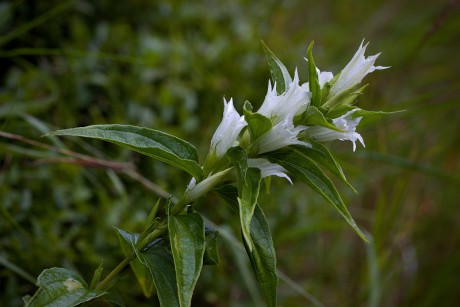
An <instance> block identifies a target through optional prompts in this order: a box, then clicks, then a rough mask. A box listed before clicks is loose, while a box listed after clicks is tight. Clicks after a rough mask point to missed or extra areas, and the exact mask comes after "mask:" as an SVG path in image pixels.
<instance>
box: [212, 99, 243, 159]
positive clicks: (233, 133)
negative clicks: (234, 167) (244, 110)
mask: <svg viewBox="0 0 460 307" xmlns="http://www.w3.org/2000/svg"><path fill="white" fill-rule="evenodd" d="M246 125H247V123H246V122H245V120H244V116H241V115H240V114H239V113H238V112H237V111H236V110H235V107H234V106H233V99H230V101H228V102H227V101H225V99H224V114H223V117H222V121H221V123H220V124H219V127H217V129H216V132H214V135H213V137H212V139H211V150H213V151H214V152H215V154H216V156H217V157H218V158H221V157H222V156H224V155H225V153H226V152H227V150H228V149H229V148H230V147H232V146H234V145H235V142H236V139H237V138H238V135H239V134H240V132H241V130H242V129H243V128H244V127H245V126H246Z"/></svg>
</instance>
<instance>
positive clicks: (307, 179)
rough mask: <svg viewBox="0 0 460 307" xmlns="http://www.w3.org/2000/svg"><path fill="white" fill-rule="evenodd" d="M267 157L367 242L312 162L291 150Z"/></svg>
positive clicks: (337, 195) (325, 178) (334, 189)
mask: <svg viewBox="0 0 460 307" xmlns="http://www.w3.org/2000/svg"><path fill="white" fill-rule="evenodd" d="M267 157H268V159H269V160H270V161H271V162H274V163H278V164H279V165H281V166H283V167H284V168H285V169H287V170H288V171H289V172H290V173H291V174H292V175H293V176H294V177H295V178H297V179H298V180H301V181H303V182H304V183H306V184H307V185H308V186H310V187H311V188H312V189H313V190H315V191H316V192H317V193H318V194H319V195H321V196H322V197H323V198H324V199H325V200H326V201H327V202H329V203H330V204H331V205H333V206H334V208H336V209H337V210H338V211H339V213H340V214H341V215H342V216H343V217H344V218H345V220H346V221H347V222H348V224H349V225H350V226H351V227H352V228H353V229H354V230H355V231H356V233H357V234H358V235H359V236H360V237H361V238H362V239H363V240H364V241H366V242H367V238H366V236H365V235H364V234H363V232H362V231H361V230H360V229H359V227H358V226H357V225H356V222H355V221H354V220H353V217H352V216H351V215H350V213H349V212H348V209H347V207H346V206H345V204H344V203H343V200H342V198H341V197H340V194H339V193H338V192H337V190H336V188H335V186H334V184H333V183H332V181H331V180H330V179H329V178H328V177H327V176H326V175H325V174H324V173H323V171H322V170H321V169H320V168H319V167H318V166H317V165H316V163H315V162H314V161H313V160H311V159H310V158H308V157H306V156H305V155H302V154H300V153H299V152H297V151H295V150H292V149H285V150H278V151H276V152H271V153H269V154H267Z"/></svg>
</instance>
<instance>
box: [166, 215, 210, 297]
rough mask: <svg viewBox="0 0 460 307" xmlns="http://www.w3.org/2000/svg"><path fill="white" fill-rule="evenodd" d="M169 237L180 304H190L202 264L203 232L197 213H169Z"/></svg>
mask: <svg viewBox="0 0 460 307" xmlns="http://www.w3.org/2000/svg"><path fill="white" fill-rule="evenodd" d="M168 230H169V238H170V241H171V250H172V254H173V259H174V267H175V268H176V281H177V290H178V293H179V304H180V306H190V304H191V301H192V294H193V290H194V288H195V285H196V282H197V280H198V277H199V276H200V273H201V268H202V266H203V255H204V251H205V233H204V221H203V217H202V216H201V215H200V214H198V213H191V214H186V215H178V216H174V215H169V217H168Z"/></svg>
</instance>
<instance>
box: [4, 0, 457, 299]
mask: <svg viewBox="0 0 460 307" xmlns="http://www.w3.org/2000/svg"><path fill="white" fill-rule="evenodd" d="M29 2H30V3H29ZM29 2H26V1H4V2H2V3H0V33H1V36H0V48H1V49H0V68H1V70H0V74H1V76H0V80H1V84H0V86H1V88H0V127H1V129H0V130H1V132H0V133H3V134H1V135H0V137H1V139H0V159H1V160H0V162H1V164H0V301H1V302H2V305H3V304H4V305H6V306H10V305H11V306H16V305H21V304H22V302H21V297H22V296H23V295H25V294H32V293H34V292H35V291H36V289H37V288H36V286H34V282H35V280H34V279H35V278H36V277H37V276H38V274H39V273H40V272H41V271H43V270H44V269H46V268H49V267H55V266H57V267H66V268H69V269H72V270H75V271H78V272H79V273H80V274H81V275H82V276H84V278H85V279H86V280H91V277H92V276H91V275H92V273H93V271H94V270H95V269H96V268H97V267H98V265H99V263H100V261H101V259H103V260H104V267H105V268H107V270H109V269H111V268H113V267H114V266H115V265H116V264H117V263H118V262H119V261H120V260H121V259H122V258H123V255H122V252H121V250H120V248H119V239H118V236H117V233H116V232H115V231H114V229H113V226H116V227H119V228H122V229H126V230H128V231H131V232H136V231H138V230H139V229H141V227H142V225H143V223H144V220H145V219H146V218H147V215H148V212H149V210H150V208H151V206H152V205H153V204H154V203H155V202H156V200H157V195H158V194H161V193H163V190H166V191H168V192H170V193H182V191H183V189H184V187H185V186H186V184H187V183H188V181H189V179H190V176H189V175H187V174H186V173H185V172H183V171H180V170H177V169H175V168H173V167H170V166H168V165H166V164H164V163H161V162H158V161H153V160H152V159H149V158H147V157H144V156H142V155H139V154H136V153H133V152H131V151H129V150H124V149H121V148H120V147H117V146H115V145H111V144H107V143H104V142H98V141H93V140H87V139H76V138H68V139H65V140H60V139H57V138H53V139H51V141H50V139H48V138H46V139H45V138H40V136H41V135H43V134H45V133H46V132H49V131H53V130H56V129H63V128H72V127H77V126H84V125H90V124H109V123H116V124H130V125H138V126H144V127H149V128H154V129H158V130H163V131H166V132H168V133H171V134H173V135H177V136H178V137H181V138H183V139H186V140H188V141H190V142H191V143H192V144H194V145H196V147H197V148H199V149H201V150H202V152H200V153H199V155H200V159H203V158H204V155H205V154H206V151H207V149H208V146H209V141H210V139H211V136H212V133H213V131H214V129H215V128H216V126H217V124H218V123H219V121H220V119H221V114H222V97H223V96H224V95H225V96H226V97H227V98H230V97H233V98H234V101H235V103H236V105H237V108H238V109H239V110H242V106H243V103H244V101H245V100H249V101H251V103H252V104H253V105H254V107H255V108H257V107H258V106H259V105H260V103H261V102H262V101H263V98H264V95H265V92H266V88H267V82H268V78H269V76H270V74H269V69H268V66H267V64H266V60H265V55H264V52H263V49H262V46H261V44H260V40H261V39H263V40H264V41H265V43H266V44H267V45H268V46H269V47H270V49H271V50H273V51H274V52H275V53H276V55H277V56H278V57H279V58H280V59H281V60H282V61H283V63H285V64H286V66H287V67H288V69H289V71H293V69H294V67H298V68H299V74H300V77H301V80H303V81H305V80H307V78H308V69H307V64H306V62H305V61H303V59H302V57H306V56H307V46H308V43H309V42H310V41H311V40H315V62H316V65H317V66H318V67H320V68H321V69H327V68H331V69H332V70H333V72H334V73H337V70H338V69H340V68H342V67H343V66H344V65H345V64H346V63H347V62H348V61H349V59H350V58H351V56H352V55H353V53H354V52H355V51H356V49H357V47H358V45H359V43H360V42H361V40H362V38H366V39H367V40H370V41H371V44H370V46H369V49H368V52H367V54H369V55H370V54H374V53H377V52H379V51H382V52H383V53H382V55H381V56H380V58H379V59H378V61H377V64H378V65H384V66H392V68H391V69H390V70H386V71H378V72H375V73H373V74H371V75H369V76H368V77H367V79H366V80H367V82H366V83H370V84H371V86H369V87H368V88H367V89H366V90H365V91H364V94H363V95H362V97H361V98H360V100H359V105H360V106H361V107H362V108H364V109H369V110H385V111H393V110H401V109H404V110H407V111H406V112H404V113H400V114H395V115H392V116H388V117H384V118H383V119H382V120H380V121H377V122H374V123H372V125H361V127H360V128H359V131H360V132H362V135H363V137H364V139H365V142H366V149H363V148H359V147H358V149H357V152H355V153H352V152H351V144H350V143H349V142H346V143H340V142H336V143H334V144H331V145H332V146H331V147H332V149H333V151H334V153H340V154H338V155H336V156H338V157H340V160H341V161H340V162H341V164H342V166H344V170H345V172H346V175H347V178H348V179H349V180H350V182H351V183H352V184H353V185H354V186H355V187H356V188H357V190H358V191H359V194H357V195H356V194H353V193H352V192H351V191H350V190H349V189H348V188H347V187H346V186H345V185H344V184H342V183H340V182H337V186H338V187H339V189H340V190H341V193H342V195H343V197H344V200H345V203H346V204H348V208H349V210H350V212H351V213H352V215H353V217H354V218H355V220H356V221H357V223H358V224H359V226H360V227H361V228H363V229H367V230H368V232H369V234H370V236H371V237H372V240H371V243H370V244H368V245H365V244H364V243H363V242H362V240H361V239H360V238H359V237H358V236H357V235H356V234H355V233H354V232H353V230H351V229H350V227H348V225H347V224H346V222H344V221H343V219H342V218H341V217H340V216H339V215H338V214H337V213H336V211H335V210H333V209H332V208H331V206H330V205H328V204H326V203H325V202H324V200H322V199H321V198H320V197H318V196H316V195H315V193H314V192H313V191H311V190H307V189H304V188H303V186H302V185H300V183H299V184H296V185H295V186H294V187H290V186H288V185H286V183H285V182H282V180H281V179H273V181H272V190H271V193H270V195H266V194H264V192H263V191H261V194H262V196H261V199H260V203H261V205H262V207H263V209H264V212H265V214H266V216H267V219H268V221H269V223H270V227H271V232H272V234H273V237H274V243H275V247H276V251H277V259H278V268H279V270H280V271H281V272H282V273H283V274H281V276H287V277H288V278H289V280H288V279H286V278H281V280H280V284H279V288H278V300H279V303H280V304H282V305H284V306H299V305H300V306H302V305H307V304H309V302H311V301H312V298H311V297H310V295H313V296H314V297H316V298H317V299H318V300H319V301H320V302H321V303H322V304H324V305H326V306H339V305H340V306H359V305H371V306H395V305H399V306H404V305H408V306H433V305H438V306H449V305H456V304H458V303H459V302H460V294H459V292H458V276H459V272H460V249H459V248H458V246H460V214H459V207H458V203H459V201H458V198H459V195H460V192H459V189H458V186H460V178H459V175H458V171H459V155H458V152H459V150H460V148H459V147H460V141H459V137H458V135H459V133H460V112H459V108H458V105H459V98H458V95H457V93H458V91H459V90H460V85H459V83H458V71H460V61H459V60H458V50H459V47H460V46H459V42H458V37H459V36H460V19H459V18H457V17H456V16H458V12H459V4H458V1H445V2H441V1H439V2H435V1H430V2H429V1H426V3H420V1H385V2H382V1H362V2H359V3H357V2H356V1H321V4H320V2H319V1H312V2H311V3H309V2H310V1H287V2H285V3H284V4H279V3H278V2H279V1H264V3H258V2H249V1H247V3H246V1H240V3H236V2H233V3H232V4H217V3H215V2H211V1H200V2H197V1H195V2H191V3H190V2H186V1H173V2H171V3H170V4H167V3H162V4H155V3H154V2H153V1H152V2H150V1H131V2H126V3H121V2H120V3H119V4H118V3H116V4H115V2H113V1H94V3H96V4H94V3H93V2H92V1H75V2H69V3H64V2H61V1H29ZM182 2H183V3H182ZM334 67H335V68H336V69H334ZM366 80H365V81H366ZM364 124H367V123H364ZM4 132H8V133H10V134H15V135H21V136H23V137H25V138H27V139H29V140H33V141H35V142H40V143H47V144H49V145H51V146H53V147H54V148H61V150H71V151H73V152H78V153H80V154H85V155H89V156H93V157H97V158H98V159H99V160H88V159H87V158H86V157H81V156H76V155H68V154H67V155H66V154H64V153H63V152H61V153H59V152H57V151H56V150H50V149H49V148H43V147H39V146H37V144H35V143H31V142H28V141H24V139H23V140H19V139H12V137H14V136H12V135H6V134H4ZM107 161H112V163H109V162H107ZM115 161H116V162H119V163H113V162H115ZM122 162H126V164H125V163H122ZM96 166H98V167H96ZM134 167H135V169H134ZM139 174H142V176H144V177H140V175H139ZM139 183H142V184H143V185H141V184H139ZM159 187H161V189H160V188H159ZM199 206H200V211H201V212H202V213H203V214H205V215H206V216H208V217H209V218H210V219H211V220H213V221H216V222H217V223H218V224H219V226H220V227H221V237H220V244H219V246H218V248H219V252H220V257H221V262H220V264H219V265H218V266H206V267H204V269H203V272H202V275H201V277H200V279H199V280H198V283H197V288H196V290H195V294H194V297H193V303H194V304H196V305H217V306H232V305H235V306H240V305H242V304H245V305H259V304H260V296H259V294H258V292H257V291H258V290H257V287H256V284H255V281H254V280H255V279H254V277H253V276H252V273H251V271H250V265H249V263H248V262H245V261H246V260H245V258H246V256H245V252H244V250H243V249H240V248H238V247H235V246H234V245H233V244H234V240H233V239H232V237H237V238H239V234H238V230H237V227H236V225H237V223H238V221H237V220H236V219H235V220H233V219H232V220H230V217H231V216H233V215H232V214H231V211H230V209H229V208H228V206H227V205H226V204H224V202H221V201H220V200H218V197H217V196H215V197H214V196H213V195H212V194H211V195H209V196H208V197H207V198H206V199H205V200H204V201H203V202H202V203H201V204H200V205H199ZM238 241H239V240H238ZM239 246H240V247H241V245H239ZM106 273H108V272H103V274H106ZM117 288H118V289H120V295H121V296H122V297H123V300H124V301H125V302H126V304H127V305H128V306H139V305H142V304H143V303H144V304H145V305H149V302H151V300H152V299H149V300H147V299H145V298H144V295H143V292H142V289H141V288H140V287H139V286H138V284H137V282H136V281H135V278H134V276H133V274H132V273H131V272H130V271H129V270H126V274H123V275H122V278H121V279H120V280H119V281H118V286H117ZM299 289H301V290H300V291H299ZM302 291H303V292H302ZM313 301H315V300H314V299H313ZM315 302H316V301H315ZM316 303H317V302H316ZM150 304H151V303H150ZM310 304H312V303H310ZM317 304H318V303H317Z"/></svg>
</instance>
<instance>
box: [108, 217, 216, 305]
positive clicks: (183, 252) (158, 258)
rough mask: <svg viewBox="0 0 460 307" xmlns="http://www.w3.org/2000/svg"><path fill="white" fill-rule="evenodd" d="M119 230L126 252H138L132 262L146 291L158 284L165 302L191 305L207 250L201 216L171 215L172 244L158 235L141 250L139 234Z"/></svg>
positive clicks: (169, 221) (145, 292)
mask: <svg viewBox="0 0 460 307" xmlns="http://www.w3.org/2000/svg"><path fill="white" fill-rule="evenodd" d="M116 230H117V233H118V235H119V238H120V243H121V246H122V249H123V252H124V253H125V255H129V254H131V253H133V252H134V253H135V254H136V258H137V259H135V260H133V261H131V263H130V265H131V268H132V270H133V271H134V273H135V275H136V277H137V279H138V281H139V283H140V284H141V286H142V289H143V290H144V294H145V295H146V296H151V295H152V293H153V291H154V288H156V289H157V294H158V298H159V300H160V303H161V305H162V306H164V307H169V306H181V307H182V306H190V305H191V300H192V295H193V290H194V288H195V285H196V282H197V280H198V277H199V276H200V273H201V269H202V266H203V256H204V254H205V250H206V239H205V227H204V222H203V218H202V216H201V215H200V214H198V213H191V214H185V215H179V216H173V215H170V216H168V231H169V244H167V242H165V241H164V240H162V239H159V240H157V241H155V242H154V243H153V244H151V245H150V246H149V247H148V248H146V249H145V250H142V251H140V250H138V249H137V248H136V242H137V236H136V235H134V234H131V233H128V232H126V231H123V230H121V229H116ZM214 235H215V234H214ZM211 241H212V239H211ZM211 251H212V252H215V251H214V250H213V248H212V247H211Z"/></svg>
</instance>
